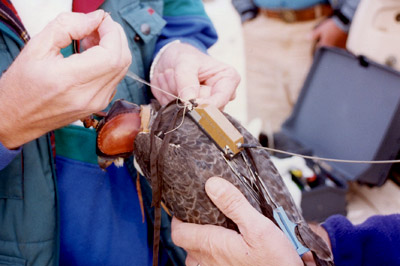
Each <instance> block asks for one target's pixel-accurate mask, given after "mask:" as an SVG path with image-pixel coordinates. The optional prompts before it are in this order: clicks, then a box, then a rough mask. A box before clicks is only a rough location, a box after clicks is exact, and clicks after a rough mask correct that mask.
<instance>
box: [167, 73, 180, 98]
mask: <svg viewBox="0 0 400 266" xmlns="http://www.w3.org/2000/svg"><path fill="white" fill-rule="evenodd" d="M164 76H165V81H166V82H167V84H168V87H169V89H170V92H171V93H172V94H174V95H178V89H177V85H176V82H175V71H174V70H173V69H171V68H168V69H166V70H165V71H164Z"/></svg>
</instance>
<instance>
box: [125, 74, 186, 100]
mask: <svg viewBox="0 0 400 266" xmlns="http://www.w3.org/2000/svg"><path fill="white" fill-rule="evenodd" d="M126 75H127V76H128V77H130V78H131V79H133V80H136V81H139V82H140V83H143V84H145V85H147V86H149V87H151V88H153V89H156V90H159V91H161V92H163V93H165V94H167V95H169V96H171V97H174V98H176V99H177V100H181V101H182V102H186V101H184V100H182V99H181V98H179V97H178V96H175V95H174V94H172V93H169V92H167V91H165V90H163V89H161V88H159V87H157V86H154V85H153V84H150V83H149V82H147V81H145V80H144V79H142V78H141V77H139V76H138V75H136V74H135V73H133V72H132V71H130V70H128V72H127V73H126Z"/></svg>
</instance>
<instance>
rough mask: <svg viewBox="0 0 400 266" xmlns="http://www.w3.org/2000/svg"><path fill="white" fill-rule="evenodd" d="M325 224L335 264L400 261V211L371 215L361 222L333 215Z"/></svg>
mask: <svg viewBox="0 0 400 266" xmlns="http://www.w3.org/2000/svg"><path fill="white" fill-rule="evenodd" d="M322 226H323V227H324V228H325V230H326V231H327V232H328V234H329V238H330V241H331V245H332V252H333V258H334V262H335V265H338V266H341V265H349V266H350V265H351V266H353V265H364V266H368V265H371V266H372V265H374V266H375V265H400V214H394V215H388V216H372V217H371V218H369V219H368V220H366V221H365V222H364V223H362V224H360V225H353V224H352V223H351V222H350V221H349V220H347V219H346V218H345V217H344V216H341V215H334V216H332V217H330V218H328V219H327V220H326V221H325V223H324V224H323V225H322Z"/></svg>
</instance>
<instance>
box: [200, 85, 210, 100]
mask: <svg viewBox="0 0 400 266" xmlns="http://www.w3.org/2000/svg"><path fill="white" fill-rule="evenodd" d="M210 96H211V87H210V86H206V85H203V86H200V90H199V99H207V98H209V97H210Z"/></svg>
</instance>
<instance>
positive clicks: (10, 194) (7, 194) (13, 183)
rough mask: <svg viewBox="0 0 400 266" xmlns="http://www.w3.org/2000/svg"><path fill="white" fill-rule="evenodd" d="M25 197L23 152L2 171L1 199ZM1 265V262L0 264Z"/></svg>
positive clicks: (0, 175)
mask: <svg viewBox="0 0 400 266" xmlns="http://www.w3.org/2000/svg"><path fill="white" fill-rule="evenodd" d="M22 198H23V174H22V153H20V154H18V155H17V156H16V157H15V158H14V160H12V161H11V163H9V164H8V165H7V166H6V167H5V168H4V169H2V170H1V171H0V199H22ZM0 265H1V264H0Z"/></svg>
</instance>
